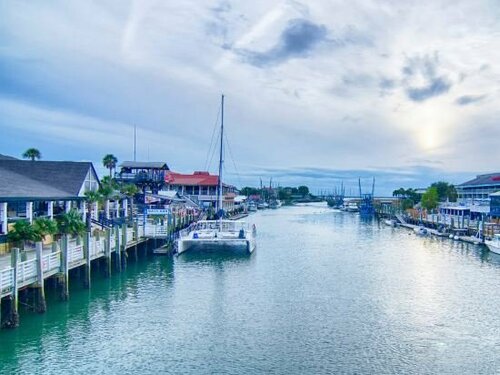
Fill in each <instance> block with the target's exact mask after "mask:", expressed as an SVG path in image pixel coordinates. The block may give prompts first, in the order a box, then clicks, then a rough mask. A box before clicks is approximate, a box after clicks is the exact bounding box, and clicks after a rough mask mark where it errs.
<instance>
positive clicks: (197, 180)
mask: <svg viewBox="0 0 500 375" xmlns="http://www.w3.org/2000/svg"><path fill="white" fill-rule="evenodd" d="M165 182H166V183H168V184H170V185H184V186H217V185H218V183H219V176H216V175H211V174H210V173H208V172H194V173H193V174H182V173H176V172H170V171H169V172H167V173H166V174H165Z"/></svg>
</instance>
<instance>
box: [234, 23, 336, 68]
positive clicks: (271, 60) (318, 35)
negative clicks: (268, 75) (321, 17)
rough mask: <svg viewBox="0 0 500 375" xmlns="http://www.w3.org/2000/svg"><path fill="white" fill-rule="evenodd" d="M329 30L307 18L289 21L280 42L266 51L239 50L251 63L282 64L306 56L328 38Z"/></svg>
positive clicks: (261, 65) (259, 64)
mask: <svg viewBox="0 0 500 375" xmlns="http://www.w3.org/2000/svg"><path fill="white" fill-rule="evenodd" d="M327 34H328V30H327V28H326V26H324V25H317V24H315V23H313V22H311V21H308V20H306V19H300V18H297V19H293V20H290V21H288V24H287V25H286V27H285V29H284V30H283V32H282V33H281V35H280V39H279V42H278V43H277V44H276V45H275V46H274V47H272V48H270V49H269V50H267V51H265V52H255V51H249V50H237V51H236V52H237V53H238V54H240V55H241V56H242V57H243V58H244V60H245V61H246V62H248V63H250V64H251V65H254V66H258V67H265V66H269V65H276V64H281V63H283V62H285V61H287V60H289V59H292V58H301V57H306V56H307V55H308V54H309V53H310V52H311V51H312V50H313V49H314V48H315V47H317V45H318V44H320V43H321V42H324V41H325V40H326V38H327Z"/></svg>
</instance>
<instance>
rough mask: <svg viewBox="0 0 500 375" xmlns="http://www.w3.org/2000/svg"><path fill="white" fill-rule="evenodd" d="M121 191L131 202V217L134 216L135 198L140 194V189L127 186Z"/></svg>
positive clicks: (130, 185)
mask: <svg viewBox="0 0 500 375" xmlns="http://www.w3.org/2000/svg"><path fill="white" fill-rule="evenodd" d="M120 190H121V193H122V194H124V195H126V196H127V198H128V199H129V201H130V216H132V215H133V214H134V196H135V195H136V194H137V193H138V192H139V189H138V188H137V186H135V185H134V184H127V185H124V186H122V188H121V189H120Z"/></svg>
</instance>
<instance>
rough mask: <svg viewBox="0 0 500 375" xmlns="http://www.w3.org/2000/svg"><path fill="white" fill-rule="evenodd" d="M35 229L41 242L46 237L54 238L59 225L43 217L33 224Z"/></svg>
mask: <svg viewBox="0 0 500 375" xmlns="http://www.w3.org/2000/svg"><path fill="white" fill-rule="evenodd" d="M33 229H34V230H35V232H36V234H37V236H38V237H39V240H40V241H42V240H44V239H45V237H46V236H49V235H50V236H53V235H54V234H56V233H57V231H58V228H57V223H56V222H55V221H54V220H50V219H48V218H46V217H41V218H39V219H36V220H35V221H34V222H33Z"/></svg>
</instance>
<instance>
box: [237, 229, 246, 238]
mask: <svg viewBox="0 0 500 375" xmlns="http://www.w3.org/2000/svg"><path fill="white" fill-rule="evenodd" d="M238 238H239V239H244V238H245V231H244V230H243V229H240V233H239V234H238Z"/></svg>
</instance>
